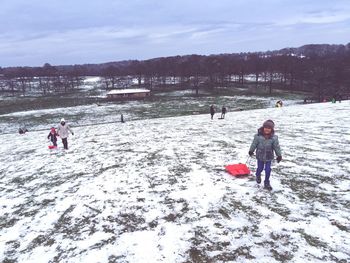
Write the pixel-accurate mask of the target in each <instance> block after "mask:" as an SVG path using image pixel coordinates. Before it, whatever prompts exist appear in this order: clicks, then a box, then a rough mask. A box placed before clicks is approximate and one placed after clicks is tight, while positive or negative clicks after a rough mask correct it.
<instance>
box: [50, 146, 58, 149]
mask: <svg viewBox="0 0 350 263" xmlns="http://www.w3.org/2000/svg"><path fill="white" fill-rule="evenodd" d="M56 148H57V146H55V145H49V149H56Z"/></svg>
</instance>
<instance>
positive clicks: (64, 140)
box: [62, 138, 68, 150]
mask: <svg viewBox="0 0 350 263" xmlns="http://www.w3.org/2000/svg"><path fill="white" fill-rule="evenodd" d="M62 143H63V147H64V149H66V150H68V141H67V138H62Z"/></svg>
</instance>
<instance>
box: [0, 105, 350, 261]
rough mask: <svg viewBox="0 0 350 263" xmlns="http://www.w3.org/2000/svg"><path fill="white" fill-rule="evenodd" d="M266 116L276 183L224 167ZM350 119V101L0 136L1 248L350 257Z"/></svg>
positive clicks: (21, 255) (111, 254)
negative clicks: (278, 154)
mask: <svg viewBox="0 0 350 263" xmlns="http://www.w3.org/2000/svg"><path fill="white" fill-rule="evenodd" d="M216 117H217V116H216ZM269 118H271V119H273V120H274V121H275V123H276V126H277V127H276V131H277V134H278V135H279V138H280V143H281V146H282V150H283V157H284V160H283V161H282V162H281V163H280V164H275V165H274V166H273V172H272V178H271V184H272V186H273V187H274V190H273V191H272V192H267V191H265V190H263V189H261V188H258V187H257V186H256V183H255V181H254V178H253V177H249V178H233V177H231V176H230V175H228V174H227V173H225V171H224V168H223V167H224V165H225V164H229V163H235V162H245V160H246V158H247V152H248V148H249V145H250V143H251V140H252V138H253V135H254V133H255V132H256V129H257V128H258V127H259V125H260V124H261V123H262V122H263V121H264V120H266V119H269ZM349 131H350V102H349V101H344V102H342V103H338V104H331V103H327V104H313V105H304V106H290V107H284V108H271V109H263V110H251V111H242V112H232V113H229V114H228V115H227V118H226V119H225V120H218V119H217V118H215V120H213V121H210V117H209V115H197V116H186V117H173V118H163V119H150V120H138V121H132V122H126V123H124V124H121V123H114V124H105V125H97V126H90V127H84V128H79V129H76V130H75V135H74V136H71V137H70V138H69V145H70V149H69V150H68V151H66V152H65V151H63V150H62V149H61V144H59V147H60V148H59V149H58V150H54V151H50V150H48V149H47V142H46V138H45V137H46V136H47V132H29V133H27V134H26V135H23V136H19V135H18V134H5V135H0V139H1V148H0V162H1V166H0V189H1V191H0V209H1V210H0V261H1V262H35V263H40V262H247V261H248V260H249V261H250V262H288V261H290V262H349V260H350V239H349V232H350V223H349V219H350V148H349V145H350V132H349ZM254 166H255V165H252V167H251V168H252V169H253V170H254Z"/></svg>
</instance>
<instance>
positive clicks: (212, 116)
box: [210, 105, 215, 119]
mask: <svg viewBox="0 0 350 263" xmlns="http://www.w3.org/2000/svg"><path fill="white" fill-rule="evenodd" d="M214 114H215V108H214V105H211V106H210V115H211V119H213V118H214Z"/></svg>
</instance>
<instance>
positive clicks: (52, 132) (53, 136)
mask: <svg viewBox="0 0 350 263" xmlns="http://www.w3.org/2000/svg"><path fill="white" fill-rule="evenodd" d="M57 136H58V134H57V132H56V129H55V128H54V127H51V129H50V133H49V135H48V136H47V138H48V139H49V140H50V141H51V142H52V144H53V146H55V147H57Z"/></svg>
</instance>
